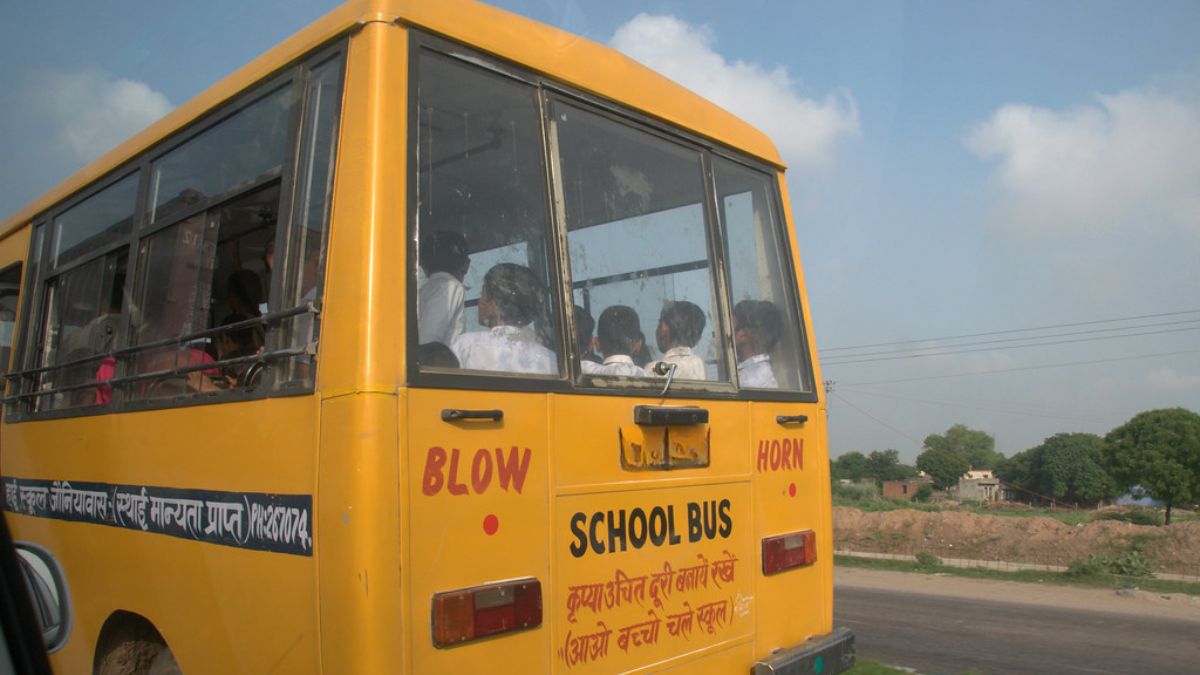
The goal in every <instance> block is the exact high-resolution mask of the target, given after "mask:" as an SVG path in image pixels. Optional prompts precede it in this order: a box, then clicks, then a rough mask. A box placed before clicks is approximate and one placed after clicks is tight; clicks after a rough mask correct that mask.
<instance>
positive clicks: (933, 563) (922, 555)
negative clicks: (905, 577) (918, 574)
mask: <svg viewBox="0 0 1200 675" xmlns="http://www.w3.org/2000/svg"><path fill="white" fill-rule="evenodd" d="M916 558H917V567H919V568H921V569H924V570H934V569H937V568H939V567H941V566H942V559H941V558H939V557H937V556H936V555H934V554H932V553H930V552H929V551H917V555H916Z"/></svg>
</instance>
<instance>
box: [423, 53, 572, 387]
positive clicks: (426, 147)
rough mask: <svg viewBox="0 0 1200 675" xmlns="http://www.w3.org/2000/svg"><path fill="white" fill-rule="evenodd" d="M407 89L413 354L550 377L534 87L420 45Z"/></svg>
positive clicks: (552, 344)
mask: <svg viewBox="0 0 1200 675" xmlns="http://www.w3.org/2000/svg"><path fill="white" fill-rule="evenodd" d="M418 92H419V94H418V96H419V101H418V104H417V105H418V108H417V111H418V112H417V115H418V124H419V127H418V143H417V148H416V153H417V198H418V211H417V251H418V254H417V259H418V262H419V270H418V271H417V283H418V289H419V290H418V293H417V296H418V297H417V312H416V314H417V322H418V325H417V332H418V343H419V345H420V346H419V348H418V350H417V361H418V363H419V364H421V365H422V366H423V367H435V368H462V369H465V370H475V371H490V372H494V373H521V374H525V375H543V376H545V375H556V374H558V372H559V360H558V352H559V348H558V340H557V337H556V336H557V328H556V326H557V320H556V317H555V314H554V307H553V302H552V295H551V290H550V289H551V288H552V283H551V280H552V279H553V272H552V266H551V255H550V244H549V210H548V206H547V200H546V190H545V173H544V160H543V157H544V155H543V145H542V135H541V127H540V124H539V115H538V105H537V96H536V91H535V89H534V88H533V87H530V86H527V85H524V84H521V83H519V82H515V81H513V80H509V79H507V78H505V77H502V76H500V75H497V74H495V73H492V72H489V71H486V70H483V69H480V68H476V67H474V66H470V65H467V64H464V63H461V62H458V61H455V60H452V59H449V58H445V57H441V56H437V55H434V54H428V53H426V54H422V55H421V57H420V64H419V66H418Z"/></svg>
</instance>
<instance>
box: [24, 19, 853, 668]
mask: <svg viewBox="0 0 1200 675" xmlns="http://www.w3.org/2000/svg"><path fill="white" fill-rule="evenodd" d="M788 213H789V206H788V201H787V196H786V192H785V190H784V181H783V168H782V164H781V162H780V159H779V156H778V154H777V151H776V150H775V148H774V146H773V145H772V144H771V142H770V141H768V140H767V139H766V138H765V137H764V136H763V135H762V134H760V133H759V132H758V131H756V130H754V129H753V128H751V127H749V126H748V125H746V124H745V123H743V122H741V121H740V120H738V119H736V118H734V117H732V116H731V115H729V114H728V113H726V112H724V111H722V110H721V109H719V108H717V107H715V106H714V105H712V104H711V103H709V102H707V101H705V100H703V99H701V98H699V97H697V96H695V95H694V94H692V93H689V92H688V91H686V90H684V89H682V88H681V87H679V86H678V85H675V84H673V83H672V82H670V81H668V80H666V79H664V78H662V77H660V76H658V75H656V74H654V73H652V72H650V71H649V70H647V69H646V68H643V67H641V66H639V65H637V64H636V63H634V62H633V61H631V60H629V59H627V58H625V57H623V56H621V55H619V54H617V53H616V52H614V51H612V50H610V49H607V48H605V47H602V46H599V45H596V44H593V43H591V42H588V41H586V40H582V39H580V38H578V37H575V36H572V35H569V34H566V33H563V32H560V31H558V30H555V29H553V28H549V27H546V26H543V25H539V24H537V23H534V22H532V21H528V20H525V19H522V18H519V17H517V16H513V15H511V14H508V13H505V12H502V11H499V10H496V9H492V8H490V7H487V6H483V5H477V4H474V3H471V2H467V1H466V0H440V1H439V2H419V1H417V0H364V1H362V2H351V3H349V4H347V5H345V6H343V7H341V8H339V9H337V10H335V11H334V12H332V13H331V14H329V15H328V16H326V17H325V18H323V19H321V20H320V21H318V22H317V23H315V24H313V25H312V26H310V27H308V28H306V29H304V30H303V31H301V32H300V33H299V34H297V35H296V36H294V37H292V38H290V39H288V40H287V41H285V42H284V43H282V44H281V45H279V46H277V47H275V48H274V49H272V50H271V51H269V52H267V53H266V54H265V55H263V56H262V57H260V58H258V59H257V60H255V61H254V62H252V63H251V64H250V65H248V66H246V67H244V68H242V69H241V70H239V71H237V72H236V73H234V74H233V75H232V76H230V77H229V78H228V79H226V80H224V81H223V82H221V83H220V84H218V85H216V86H215V87H213V88H212V89H210V90H209V91H207V92H205V93H204V94H202V95H201V96H200V97H198V98H196V99H195V100H193V101H191V102H190V103H187V104H186V105H183V106H181V107H180V108H179V109H178V110H175V111H174V112H173V113H171V114H170V115H168V116H167V117H166V118H164V119H163V120H161V121H159V122H157V123H155V124H154V125H153V126H151V127H150V128H149V129H147V130H146V131H144V132H142V133H141V134H139V135H138V136H136V137H134V138H133V139H131V140H130V141H128V142H126V143H125V144H123V145H121V146H120V147H118V148H117V149H115V150H113V151H112V152H110V153H109V154H107V155H105V156H104V157H103V158H102V159H100V160H99V161H97V162H96V163H94V164H92V165H91V166H90V167H88V168H86V169H84V170H83V171H82V172H81V173H79V174H77V175H76V176H74V177H73V178H71V179H70V180H69V181H67V182H66V183H64V184H63V185H61V186H59V187H58V188H57V189H55V190H54V191H52V192H51V193H50V194H48V195H46V196H44V197H43V198H41V199H39V200H38V201H37V202H35V203H34V204H32V205H30V206H29V207H28V208H27V209H25V210H24V211H21V212H20V213H18V214H16V215H15V216H13V217H12V218H10V219H9V220H8V221H6V223H5V224H4V225H3V228H4V229H3V235H2V237H3V238H2V239H0V304H2V307H0V312H3V318H2V321H3V322H4V323H2V324H0V325H2V326H3V328H4V330H3V331H0V334H2V335H3V336H4V337H6V338H7V339H6V342H7V343H8V345H7V347H6V352H5V356H6V358H5V363H6V364H7V374H6V375H5V377H6V382H7V385H6V391H5V398H4V420H3V433H2V437H0V474H2V481H3V486H4V511H5V517H7V518H8V519H9V522H10V524H11V528H12V531H13V533H14V537H15V539H17V540H18V541H19V542H20V543H21V544H22V546H23V547H24V550H25V554H24V556H25V557H24V560H25V561H26V563H25V564H26V567H27V570H28V571H29V572H30V573H31V574H32V577H31V578H32V579H33V581H32V583H31V586H32V587H33V588H34V590H35V591H38V593H37V594H36V596H37V597H36V600H37V602H36V603H35V604H36V605H37V606H38V608H39V612H38V613H39V615H40V619H41V620H42V622H43V628H44V633H45V636H46V639H47V641H48V642H49V647H50V648H51V650H52V651H53V654H52V657H51V658H52V662H53V665H54V667H55V668H56V670H57V671H59V672H63V673H81V672H88V671H89V670H93V669H94V672H98V673H118V672H121V673H124V672H139V673H140V672H157V671H159V670H163V669H169V668H171V667H172V666H174V665H177V666H178V668H179V669H181V670H182V672H185V673H265V672H285V673H315V672H325V673H384V672H415V673H461V672H511V673H531V672H557V673H613V672H621V671H634V670H660V669H661V670H665V669H675V670H679V671H684V672H704V673H712V672H787V673H793V672H813V673H833V672H837V671H839V670H842V669H844V668H846V667H848V666H849V665H850V664H852V663H853V660H854V643H853V635H852V634H851V633H850V632H849V631H846V630H844V629H837V630H835V629H834V627H833V616H832V602H833V598H832V557H833V556H832V541H831V538H832V536H831V527H832V525H831V513H830V500H829V468H828V456H827V450H826V427H825V413H824V401H823V400H822V399H821V392H820V391H819V389H818V387H817V386H816V383H817V382H818V381H819V377H820V375H819V371H818V370H817V364H816V360H815V358H814V356H813V349H812V344H811V340H810V337H809V336H810V335H811V329H810V319H809V315H808V311H807V309H806V307H805V293H804V286H803V283H802V279H801V275H800V266H799V261H798V257H797V247H796V242H795V239H794V237H793V229H792V227H791V226H790V221H789V216H788ZM18 292H19V296H18ZM14 336H15V343H13V340H14Z"/></svg>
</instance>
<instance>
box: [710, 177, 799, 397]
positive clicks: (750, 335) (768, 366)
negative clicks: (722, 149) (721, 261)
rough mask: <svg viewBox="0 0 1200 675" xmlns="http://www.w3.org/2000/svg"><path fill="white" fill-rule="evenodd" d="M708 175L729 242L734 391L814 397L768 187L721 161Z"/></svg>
mask: <svg viewBox="0 0 1200 675" xmlns="http://www.w3.org/2000/svg"><path fill="white" fill-rule="evenodd" d="M713 173H714V177H715V180H716V189H717V203H718V205H719V209H720V214H721V219H722V222H723V223H724V225H725V234H726V240H727V243H726V255H727V257H728V269H729V280H730V284H729V285H730V287H729V292H730V295H731V298H730V306H731V307H732V309H733V311H732V314H733V324H734V325H733V335H734V345H733V346H734V352H735V354H736V355H737V360H738V384H739V386H741V387H745V388H755V389H791V390H801V391H812V374H811V373H812V371H811V369H810V366H809V364H808V361H807V360H806V359H805V358H804V357H803V356H802V354H803V353H804V340H803V336H802V334H801V332H800V315H799V312H798V310H797V307H796V303H795V301H794V298H795V294H794V293H793V292H792V289H793V288H794V287H795V284H796V280H795V278H794V277H793V276H792V274H791V272H790V271H789V270H790V269H791V267H790V266H789V265H788V264H787V260H788V259H787V256H788V247H787V240H786V239H785V238H784V236H783V232H782V230H781V228H780V225H779V221H778V219H777V217H776V211H775V207H776V201H775V190H774V186H773V183H772V180H771V178H770V177H769V176H767V175H765V174H763V173H760V172H757V171H753V170H751V169H749V168H746V167H743V166H740V165H738V164H735V163H733V162H730V161H728V160H725V159H721V158H714V159H713Z"/></svg>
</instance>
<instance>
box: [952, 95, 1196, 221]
mask: <svg viewBox="0 0 1200 675" xmlns="http://www.w3.org/2000/svg"><path fill="white" fill-rule="evenodd" d="M966 144H967V147H968V148H969V149H970V150H971V151H973V152H974V153H975V154H977V155H978V156H980V157H983V158H998V160H999V162H1000V164H999V167H998V169H997V171H996V174H995V179H996V182H997V184H998V187H999V190H1000V196H1001V204H1000V211H999V213H998V214H997V216H998V219H997V222H998V224H999V226H1000V227H1001V228H1002V229H1005V230H1007V231H1011V232H1015V233H1019V234H1023V235H1034V236H1038V237H1046V236H1051V237H1054V236H1061V237H1066V238H1070V237H1073V236H1076V235H1080V234H1089V235H1101V234H1112V233H1118V232H1126V233H1133V232H1137V233H1151V232H1152V233H1160V234H1171V233H1174V234H1180V233H1189V234H1190V235H1191V236H1197V235H1200V191H1198V190H1197V186H1198V185H1200V102H1197V101H1196V100H1195V99H1193V98H1189V97H1184V96H1179V95H1173V94H1169V93H1163V92H1160V91H1155V90H1126V91H1122V92H1119V93H1117V94H1113V95H1099V96H1096V99H1095V102H1094V103H1092V104H1089V105H1083V106H1078V107H1075V108H1071V109H1067V110H1051V109H1048V108H1040V107H1035V106H1030V105H1022V104H1010V105H1006V106H1004V107H1002V108H1000V109H999V110H997V111H996V112H995V113H994V114H993V115H992V116H991V118H990V119H988V120H987V121H985V122H982V123H981V124H979V125H977V126H976V127H975V128H974V129H973V130H972V131H971V132H970V133H969V134H968V136H967V138H966ZM1198 241H1200V239H1198Z"/></svg>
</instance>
